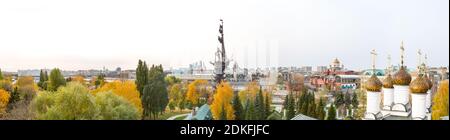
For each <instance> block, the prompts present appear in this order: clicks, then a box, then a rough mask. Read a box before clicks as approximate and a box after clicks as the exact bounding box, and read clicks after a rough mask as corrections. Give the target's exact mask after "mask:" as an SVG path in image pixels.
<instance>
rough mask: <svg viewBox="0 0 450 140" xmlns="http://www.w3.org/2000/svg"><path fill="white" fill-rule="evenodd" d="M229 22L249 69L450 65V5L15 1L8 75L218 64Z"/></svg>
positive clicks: (348, 0)
mask: <svg viewBox="0 0 450 140" xmlns="http://www.w3.org/2000/svg"><path fill="white" fill-rule="evenodd" d="M219 19H223V20H224V33H225V45H226V49H227V53H228V56H229V58H230V59H233V60H235V61H237V62H238V64H239V65H240V67H249V68H250V67H251V68H253V67H256V66H258V67H264V66H268V65H269V66H271V67H277V66H312V67H313V69H315V67H316V66H328V65H329V64H330V63H331V61H332V60H333V59H334V58H338V59H339V60H340V61H341V62H342V64H344V65H345V67H347V68H349V69H355V70H361V69H368V68H370V67H371V64H370V63H371V57H370V51H371V50H372V49H376V51H377V52H378V57H377V62H376V64H377V68H384V67H386V66H387V59H386V58H387V55H388V54H390V55H391V57H392V64H393V65H397V64H398V63H399V62H400V60H399V58H400V49H399V48H400V43H401V41H402V40H403V41H404V47H405V49H406V52H405V56H406V59H405V63H406V65H407V66H408V67H410V68H414V67H415V66H416V65H417V60H418V59H417V51H418V49H421V50H422V52H423V53H424V54H427V55H428V64H429V65H430V66H445V67H448V64H449V1H448V0H365V1H360V0H339V1H334V0H296V1H290V0H281V1H280V0H246V1H242V0H240V1H237V0H236V1H235V0H229V1H216V0H192V1H191V0H189V1H185V0H165V1H144V0H137V1H119V0H78V1H62V0H43V1H33V0H15V1H0V50H1V52H2V54H1V55H0V69H1V70H2V71H17V70H18V69H41V68H48V69H51V68H55V67H58V68H60V69H64V70H81V69H102V68H103V67H106V68H107V69H110V70H113V69H115V68H116V67H121V68H122V69H135V68H136V66H137V61H138V60H139V59H142V60H145V61H147V63H149V64H162V65H163V66H164V68H165V69H170V68H177V67H187V66H188V65H189V64H191V63H194V62H197V61H203V62H205V64H207V66H208V67H211V65H210V64H209V61H212V60H213V59H214V53H215V50H216V47H218V45H219V43H218V41H217V35H218V25H219V22H218V21H219Z"/></svg>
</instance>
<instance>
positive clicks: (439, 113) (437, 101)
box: [431, 80, 449, 120]
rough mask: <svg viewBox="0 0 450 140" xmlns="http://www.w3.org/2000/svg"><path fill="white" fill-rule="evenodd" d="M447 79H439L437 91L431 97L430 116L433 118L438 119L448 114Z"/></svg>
mask: <svg viewBox="0 0 450 140" xmlns="http://www.w3.org/2000/svg"><path fill="white" fill-rule="evenodd" d="M448 84H449V83H448V80H445V81H441V82H440V84H439V87H438V91H437V93H436V95H435V96H434V98H433V107H432V111H431V112H432V114H431V118H432V119H433V120H440V119H441V117H443V116H448V114H449V105H448V102H449V101H448V97H449V94H448Z"/></svg>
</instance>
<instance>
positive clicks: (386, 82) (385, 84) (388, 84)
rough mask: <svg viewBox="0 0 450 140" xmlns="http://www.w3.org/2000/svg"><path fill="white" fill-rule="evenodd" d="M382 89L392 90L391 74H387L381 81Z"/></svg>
mask: <svg viewBox="0 0 450 140" xmlns="http://www.w3.org/2000/svg"><path fill="white" fill-rule="evenodd" d="M383 87H384V88H394V81H393V80H392V76H391V74H388V75H387V76H386V78H384V80H383Z"/></svg>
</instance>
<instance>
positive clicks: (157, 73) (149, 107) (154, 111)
mask: <svg viewBox="0 0 450 140" xmlns="http://www.w3.org/2000/svg"><path fill="white" fill-rule="evenodd" d="M164 77H165V75H164V73H163V69H162V66H161V65H159V66H154V65H153V66H152V68H151V69H150V71H149V74H148V80H149V81H148V84H147V85H146V86H144V90H143V94H142V96H141V100H142V106H143V108H144V117H153V118H154V119H156V118H157V116H158V115H159V114H161V113H162V112H164V110H165V109H166V107H167V104H168V103H169V97H168V93H167V88H166V87H167V84H166V81H165V80H164Z"/></svg>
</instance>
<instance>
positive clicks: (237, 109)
mask: <svg viewBox="0 0 450 140" xmlns="http://www.w3.org/2000/svg"><path fill="white" fill-rule="evenodd" d="M233 110H234V116H235V118H234V119H235V120H244V119H245V113H244V109H243V107H242V104H241V99H239V96H238V95H237V94H235V95H234V97H233Z"/></svg>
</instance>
